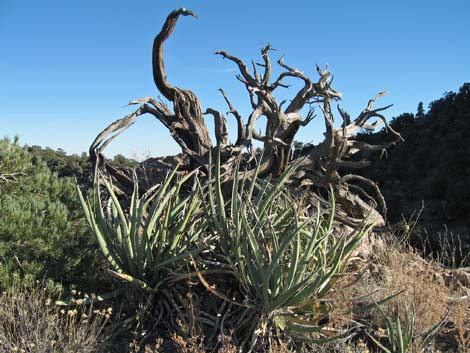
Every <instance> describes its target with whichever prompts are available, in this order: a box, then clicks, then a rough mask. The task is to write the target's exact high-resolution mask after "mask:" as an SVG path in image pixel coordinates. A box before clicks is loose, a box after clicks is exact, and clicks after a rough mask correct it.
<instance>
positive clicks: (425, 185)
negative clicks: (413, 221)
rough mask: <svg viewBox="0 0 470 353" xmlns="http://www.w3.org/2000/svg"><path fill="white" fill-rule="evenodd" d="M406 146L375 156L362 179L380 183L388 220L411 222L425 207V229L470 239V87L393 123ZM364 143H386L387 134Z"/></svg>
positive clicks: (365, 135)
mask: <svg viewBox="0 0 470 353" xmlns="http://www.w3.org/2000/svg"><path fill="white" fill-rule="evenodd" d="M391 125H392V127H393V128H394V129H395V130H397V131H399V132H400V134H401V135H402V136H403V138H404V139H405V142H402V143H400V144H398V145H397V146H396V147H394V148H392V149H390V150H389V151H388V153H387V155H386V156H385V155H382V156H380V155H378V154H377V155H373V156H371V158H372V164H371V165H370V166H369V167H368V168H366V169H365V170H363V171H362V173H363V174H364V175H366V176H368V177H370V178H371V179H372V180H376V181H378V182H379V185H380V187H381V189H382V191H383V193H384V196H385V198H386V200H387V203H388V208H389V219H390V220H391V221H397V220H399V219H400V218H401V216H402V214H403V215H405V216H410V215H411V214H412V212H414V211H415V210H416V209H419V208H420V207H421V205H422V204H423V205H424V210H423V214H422V217H421V224H422V225H423V226H425V227H426V228H427V229H428V231H429V232H437V231H442V230H443V225H446V226H448V227H449V230H451V231H453V232H454V235H456V234H457V233H458V234H459V235H460V237H462V238H465V239H466V242H467V243H469V242H470V239H469V234H470V136H469V132H470V83H465V84H464V85H463V86H462V87H461V88H460V89H459V91H458V93H454V92H448V93H445V94H444V97H443V98H441V99H438V100H436V101H434V102H432V103H431V104H430V105H429V110H428V111H427V112H424V109H423V107H422V103H420V104H419V106H418V112H417V113H416V114H410V113H406V114H402V115H400V116H398V117H396V118H394V119H393V120H392V121H391ZM361 138H362V139H363V140H364V141H367V142H373V141H374V140H378V139H384V138H386V134H385V132H384V131H381V132H378V133H375V134H364V135H362V136H361Z"/></svg>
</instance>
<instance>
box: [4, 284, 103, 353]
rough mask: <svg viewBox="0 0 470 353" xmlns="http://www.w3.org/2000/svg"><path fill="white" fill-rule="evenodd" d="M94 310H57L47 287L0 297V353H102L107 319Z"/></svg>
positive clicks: (19, 289) (11, 291) (20, 288)
mask: <svg viewBox="0 0 470 353" xmlns="http://www.w3.org/2000/svg"><path fill="white" fill-rule="evenodd" d="M102 314H103V312H102V311H100V310H95V309H94V308H93V307H88V308H86V307H84V306H76V307H74V308H73V309H70V310H66V309H61V308H60V307H56V306H54V303H53V301H52V300H51V299H50V298H49V297H48V294H47V291H46V288H45V287H44V286H34V287H31V286H29V287H27V288H26V287H23V286H18V285H13V286H12V287H10V288H9V289H8V291H5V292H3V293H2V294H0V353H11V352H29V353H45V352H48V353H91V352H103V349H104V347H105V341H104V338H103V332H104V331H103V328H104V325H105V324H106V321H107V319H106V317H105V315H102Z"/></svg>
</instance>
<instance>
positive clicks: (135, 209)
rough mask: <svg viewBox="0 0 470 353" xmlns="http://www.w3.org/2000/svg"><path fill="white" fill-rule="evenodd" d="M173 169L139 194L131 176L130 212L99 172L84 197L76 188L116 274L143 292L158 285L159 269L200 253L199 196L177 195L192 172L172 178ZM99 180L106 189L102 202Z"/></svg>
mask: <svg viewBox="0 0 470 353" xmlns="http://www.w3.org/2000/svg"><path fill="white" fill-rule="evenodd" d="M176 171H177V169H175V170H174V171H173V172H172V173H171V174H170V175H169V176H168V177H167V178H166V181H165V182H164V184H163V185H160V186H159V185H156V186H154V187H153V188H151V189H150V190H148V191H147V192H146V193H145V194H143V195H142V196H140V197H139V192H138V182H137V178H136V177H135V175H134V190H133V193H132V198H131V202H130V206H129V209H128V210H126V209H124V208H123V206H122V205H121V203H120V202H119V200H118V197H117V195H116V193H115V191H114V188H113V185H112V184H111V181H110V180H109V179H108V178H107V177H106V176H104V175H103V174H99V175H98V180H97V182H95V186H94V189H93V192H92V194H91V197H89V198H88V199H87V200H85V198H84V196H83V195H82V193H81V191H80V189H79V188H78V191H79V196H80V201H81V203H82V206H83V209H84V211H85V215H86V219H87V221H88V223H89V225H90V227H91V229H92V230H93V233H94V234H95V236H96V238H97V240H98V243H99V245H100V248H101V251H102V252H103V254H104V256H105V257H106V259H107V261H108V262H109V264H110V265H111V267H112V268H113V270H114V271H115V274H116V275H117V276H119V277H121V278H123V279H125V280H127V281H129V282H131V283H133V284H136V285H137V286H139V287H141V288H142V289H145V290H156V289H157V288H156V287H155V286H156V285H157V284H158V283H159V281H161V280H162V270H165V269H169V268H174V266H175V265H177V264H178V263H180V262H181V261H183V260H185V259H187V258H188V257H189V256H190V255H195V254H196V253H197V252H198V251H200V248H199V247H198V245H197V244H199V239H200V237H201V234H202V220H201V219H200V218H198V217H196V216H197V215H198V214H199V211H200V200H199V197H198V194H197V192H192V193H189V194H188V195H187V196H185V197H182V196H181V186H182V185H183V184H184V182H185V181H187V180H188V178H190V177H191V176H192V175H193V173H191V174H189V175H187V176H185V177H184V178H181V179H180V180H179V181H175V180H174V179H175V174H176ZM173 182H174V185H173V186H171V184H172V183H173ZM100 184H102V185H104V188H105V190H106V192H107V196H108V199H107V201H106V202H105V203H104V202H103V197H102V196H103V192H102V187H101V186H100Z"/></svg>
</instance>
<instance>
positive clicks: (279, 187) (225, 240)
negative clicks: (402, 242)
mask: <svg viewBox="0 0 470 353" xmlns="http://www.w3.org/2000/svg"><path fill="white" fill-rule="evenodd" d="M219 165H220V162H219V160H218V161H217V165H216V168H215V170H216V171H215V174H216V175H215V177H214V178H213V179H212V180H211V181H210V182H209V184H208V186H207V190H206V193H207V197H205V200H206V201H205V204H204V209H205V212H206V215H207V218H208V219H209V220H210V221H211V226H212V228H213V231H214V233H215V234H216V235H217V236H218V239H219V243H220V251H221V252H222V253H223V255H224V256H225V257H226V258H228V261H230V262H231V265H232V267H233V271H234V273H235V276H236V277H237V278H238V280H239V283H240V286H241V288H243V291H244V295H245V298H246V299H245V303H243V304H244V305H247V306H249V307H252V308H254V309H255V310H256V311H257V312H258V313H259V318H260V319H259V322H258V328H257V334H262V333H263V332H264V333H266V332H267V331H268V330H267V328H268V326H269V323H272V324H274V325H275V326H276V327H277V328H279V329H281V330H282V331H284V332H287V333H289V334H290V335H292V336H297V337H302V338H305V337H309V338H311V339H315V337H316V339H319V340H320V341H322V340H325V339H327V338H326V337H325V336H324V335H323V333H324V332H323V331H324V327H322V326H321V325H319V324H318V322H319V321H320V319H321V318H323V317H324V316H325V315H326V314H327V312H328V306H327V305H326V303H325V302H324V301H322V299H323V298H324V297H325V296H326V295H327V293H328V292H329V290H330V289H331V287H332V285H333V284H334V283H335V281H337V280H338V279H339V278H340V277H341V276H342V272H343V269H344V267H345V265H346V264H347V260H348V257H349V256H350V254H351V253H352V252H353V250H354V249H355V248H356V247H357V246H358V244H360V242H361V240H362V239H363V237H364V235H365V234H367V232H368V231H369V229H370V227H371V226H369V227H365V226H364V227H362V228H361V229H358V230H356V231H354V232H352V234H349V235H348V236H339V235H337V234H335V232H334V230H333V219H334V208H335V203H334V197H333V194H332V193H331V195H330V198H331V204H330V209H329V210H327V212H322V211H321V210H320V209H319V207H317V208H316V210H311V209H309V207H308V206H304V205H303V204H302V202H301V200H298V199H296V198H295V197H294V196H293V195H292V193H290V192H289V190H288V189H287V188H286V181H287V180H288V178H289V177H290V176H291V175H292V173H293V172H294V171H295V169H296V168H297V165H295V164H294V165H292V166H291V167H290V168H289V169H288V170H287V171H286V172H285V173H284V174H283V175H282V176H281V177H280V178H278V179H277V180H274V181H271V180H269V179H268V180H264V181H261V182H260V181H258V180H257V172H255V173H254V175H253V176H252V177H251V180H248V178H245V177H240V175H243V173H242V172H240V171H236V172H235V174H234V175H233V186H232V193H231V197H230V199H227V200H226V198H225V197H224V195H223V192H222V185H221V180H222V176H221V172H220V167H219Z"/></svg>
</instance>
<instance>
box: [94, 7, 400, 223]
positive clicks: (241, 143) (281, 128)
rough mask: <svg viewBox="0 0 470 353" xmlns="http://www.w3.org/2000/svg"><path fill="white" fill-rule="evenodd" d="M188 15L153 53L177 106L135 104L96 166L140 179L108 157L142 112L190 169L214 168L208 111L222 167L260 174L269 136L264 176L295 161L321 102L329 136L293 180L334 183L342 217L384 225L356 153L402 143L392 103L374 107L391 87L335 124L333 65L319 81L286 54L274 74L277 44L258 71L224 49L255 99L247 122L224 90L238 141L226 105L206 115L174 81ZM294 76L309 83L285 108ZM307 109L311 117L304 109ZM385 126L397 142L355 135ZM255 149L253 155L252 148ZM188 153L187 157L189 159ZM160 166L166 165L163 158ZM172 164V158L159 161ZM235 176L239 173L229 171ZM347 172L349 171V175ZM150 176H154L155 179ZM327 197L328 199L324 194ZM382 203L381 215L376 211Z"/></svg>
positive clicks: (171, 21) (378, 198)
mask: <svg viewBox="0 0 470 353" xmlns="http://www.w3.org/2000/svg"><path fill="white" fill-rule="evenodd" d="M180 16H192V17H196V15H195V14H194V13H193V12H191V11H189V10H187V9H184V8H182V9H179V10H175V11H173V12H171V13H170V14H169V15H168V17H167V19H166V21H165V23H164V25H163V27H162V29H161V31H160V32H159V33H158V35H157V36H156V37H155V39H154V43H153V51H152V66H153V78H154V81H155V84H156V87H157V89H158V90H159V91H160V93H161V94H162V95H163V96H164V97H165V98H166V99H167V100H168V101H170V103H171V104H172V106H173V107H172V108H173V109H170V108H169V107H168V106H167V105H166V104H165V103H163V102H159V101H157V100H155V99H154V98H151V97H148V98H144V99H139V100H135V101H133V102H131V103H130V104H139V105H140V106H139V108H138V109H137V110H136V111H135V112H134V113H132V114H129V115H127V116H126V117H124V118H122V119H120V120H118V121H116V122H114V123H112V124H111V125H110V126H108V127H107V128H106V129H105V130H103V131H102V132H101V133H100V134H99V135H98V136H97V138H96V139H95V141H94V142H93V144H92V146H91V147H90V156H91V158H92V160H93V162H94V163H95V166H96V168H106V169H108V172H109V173H110V174H111V175H113V176H114V178H115V179H116V180H117V181H119V182H120V183H121V185H124V186H128V185H129V184H132V182H133V181H132V178H131V177H130V176H129V175H126V173H125V172H123V171H119V170H117V169H115V168H112V167H111V166H108V165H107V164H106V162H105V161H104V159H103V157H102V153H103V150H104V148H105V147H106V146H107V145H108V144H109V143H110V142H111V141H112V140H113V139H114V138H116V137H117V136H118V135H119V134H121V133H122V132H123V131H125V130H126V129H127V128H128V127H129V126H131V125H132V124H133V123H134V122H135V120H136V118H137V117H138V116H140V115H142V114H151V115H153V116H154V117H155V118H156V119H157V120H158V121H160V122H161V123H162V124H163V125H164V126H165V127H166V128H167V129H168V131H169V132H170V134H171V135H172V137H173V138H174V140H175V141H176V142H177V143H178V145H179V146H180V147H181V151H182V153H183V154H182V157H181V158H180V157H178V160H179V161H184V160H189V161H190V163H189V164H188V165H187V166H186V167H187V168H189V169H194V168H198V167H202V168H201V169H202V171H204V170H207V169H208V168H209V167H208V162H209V160H210V158H209V157H210V155H211V154H213V152H214V147H213V144H212V141H211V139H210V137H209V132H208V129H207V126H206V123H205V121H204V115H205V114H206V115H212V116H213V118H214V122H215V124H214V125H215V136H216V141H215V142H216V145H217V150H218V151H220V153H221V158H222V163H223V165H222V170H224V171H230V170H231V168H233V167H234V166H235V164H236V162H237V161H239V160H241V161H242V163H244V168H243V172H242V173H243V174H244V175H245V176H246V175H251V174H253V169H252V168H253V163H252V162H251V161H252V160H253V159H254V158H255V159H257V158H258V156H256V155H255V153H254V152H253V149H252V142H253V140H257V141H261V142H263V155H262V160H261V167H260V171H259V175H260V176H265V175H269V174H271V175H274V176H277V175H279V174H281V173H282V172H283V171H284V170H286V168H287V166H288V165H289V163H291V162H292V159H293V153H292V145H293V142H294V138H295V136H296V134H297V132H298V131H299V130H300V128H304V127H306V126H308V124H309V123H310V122H311V121H312V120H313V118H314V117H315V115H314V111H313V109H312V105H317V106H318V107H319V109H320V110H321V112H322V115H323V121H324V124H325V139H324V141H322V142H321V143H320V144H318V145H316V146H314V148H313V149H312V148H311V149H309V150H306V151H301V152H300V153H299V154H298V155H299V157H300V158H303V160H302V162H301V169H300V170H299V171H298V172H297V174H296V175H295V176H294V177H293V178H292V180H291V183H292V184H297V185H298V186H301V187H308V188H310V189H311V190H312V191H319V190H321V189H329V188H330V187H331V186H332V188H333V190H334V191H335V197H336V200H337V202H338V205H339V206H338V207H339V209H338V210H337V215H338V217H339V218H341V220H342V221H344V222H345V223H348V224H350V225H351V224H357V223H358V222H361V221H362V220H363V219H364V217H366V216H367V215H368V214H371V216H370V217H371V222H374V223H377V224H380V223H383V218H382V216H385V214H386V207H385V202H384V200H383V197H382V195H381V193H380V190H379V188H378V187H377V184H375V183H374V182H373V181H371V180H368V179H366V178H364V177H360V176H358V175H356V174H354V173H353V172H352V171H354V170H356V169H359V168H362V167H364V166H367V165H368V161H367V160H366V159H365V158H356V156H359V155H360V153H363V152H373V151H381V150H384V149H385V148H387V147H390V146H391V145H392V144H393V143H395V142H397V141H399V140H400V139H401V136H400V135H399V134H398V133H397V132H396V131H394V130H393V129H392V128H391V127H390V126H389V124H388V123H387V120H386V119H385V117H384V115H382V112H383V111H384V110H385V109H387V108H388V106H387V107H382V108H374V104H375V102H376V101H377V99H378V98H380V97H381V96H383V95H384V94H385V93H386V92H381V93H379V94H378V95H377V96H376V97H375V98H373V99H371V100H370V101H369V103H368V105H367V107H366V108H365V109H364V110H363V111H362V112H361V113H360V114H359V116H358V117H357V118H356V119H353V120H352V119H351V117H350V116H349V114H348V113H347V112H346V111H344V110H343V109H341V108H339V107H338V113H339V115H340V117H341V119H342V121H343V123H342V126H341V127H339V128H335V125H334V121H335V117H334V114H333V111H332V108H331V104H332V102H334V101H338V100H341V99H342V95H341V93H339V92H337V91H336V90H334V88H333V87H332V75H331V72H330V70H329V68H328V67H326V69H324V70H323V69H321V68H320V67H319V66H316V72H317V74H318V78H317V80H312V79H311V78H310V77H309V76H307V75H306V74H305V73H304V72H302V71H300V70H298V69H296V68H293V67H291V66H289V65H287V64H286V63H285V62H284V59H283V58H280V59H279V60H278V61H277V64H278V65H279V67H280V68H281V70H282V72H281V73H280V74H279V75H278V76H277V77H275V78H273V75H272V63H271V59H270V56H269V55H270V52H272V51H273V50H274V49H273V48H272V46H271V45H270V44H268V45H266V46H264V47H263V48H261V57H262V62H261V63H256V62H254V61H253V62H252V71H250V69H249V67H248V66H247V65H246V64H245V63H244V62H243V60H241V59H239V58H237V57H236V56H233V55H232V54H229V53H227V52H226V51H223V50H220V51H217V52H216V54H217V55H220V56H222V58H224V59H227V60H229V61H231V62H233V63H234V64H235V65H236V66H237V68H238V70H239V74H238V75H237V79H238V80H239V81H240V82H241V83H242V84H243V85H244V86H245V88H246V90H247V92H248V94H249V97H250V105H251V108H252V110H251V112H250V113H249V114H248V116H247V120H246V123H245V121H244V119H243V117H242V116H241V114H240V113H239V112H238V111H237V110H236V109H235V108H234V107H233V105H232V103H231V102H230V100H229V99H228V96H227V94H226V93H225V91H224V90H223V89H220V92H221V93H222V95H223V97H224V99H225V101H226V103H227V105H228V108H229V110H228V113H227V114H232V115H233V116H234V117H235V119H236V122H237V140H236V141H235V142H234V143H233V144H231V143H230V142H229V141H228V131H227V122H226V118H225V116H224V115H223V114H221V113H220V112H219V111H217V110H215V109H212V108H207V109H206V110H205V112H204V113H202V112H203V110H202V108H201V104H200V101H199V99H198V97H197V96H196V95H195V94H194V93H193V92H191V91H190V90H185V89H181V88H178V87H176V86H174V85H172V84H171V83H170V82H169V81H168V79H167V75H166V71H165V65H164V43H165V41H166V40H167V39H168V38H169V37H170V36H171V34H172V33H173V31H174V29H175V26H176V23H177V21H178V18H179V17H180ZM286 80H300V81H301V82H303V86H302V87H301V88H300V89H299V90H298V91H297V92H295V93H294V94H293V96H292V99H291V100H290V101H289V102H288V104H287V106H286V107H285V108H284V104H285V103H286V101H283V102H278V100H277V99H276V96H275V92H276V91H277V90H278V89H285V88H288V87H289V85H288V84H286V83H285V81H286ZM305 111H306V113H305V115H304V112H305ZM260 117H265V118H266V126H265V128H264V131H263V132H258V131H256V128H255V127H256V122H257V121H258V119H259V118H260ZM382 124H383V125H384V126H385V128H386V129H387V131H389V132H390V133H391V135H392V136H394V137H395V138H394V140H393V141H392V142H388V143H383V144H380V145H369V144H366V143H363V142H360V141H356V140H355V136H356V134H357V133H358V132H359V131H360V130H361V129H366V130H374V129H376V128H378V127H379V126H380V125H382ZM245 149H248V150H249V151H251V154H246V153H245V154H244V153H243V152H244V150H245ZM185 157H187V158H185ZM157 164H158V163H157ZM159 165H166V164H164V163H163V164H159ZM228 174H231V173H228ZM343 174H346V175H343ZM148 177H149V176H148V175H147V178H148ZM321 194H322V193H321V192H320V193H315V194H312V195H313V196H314V197H313V196H312V197H313V198H314V199H315V200H317V201H318V200H322V197H321ZM323 202H325V200H323ZM377 207H379V209H380V212H381V214H380V213H379V212H378V211H376V210H375V209H376V208H377Z"/></svg>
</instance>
